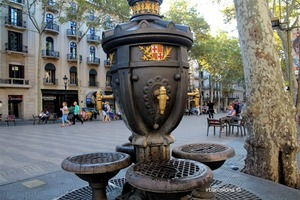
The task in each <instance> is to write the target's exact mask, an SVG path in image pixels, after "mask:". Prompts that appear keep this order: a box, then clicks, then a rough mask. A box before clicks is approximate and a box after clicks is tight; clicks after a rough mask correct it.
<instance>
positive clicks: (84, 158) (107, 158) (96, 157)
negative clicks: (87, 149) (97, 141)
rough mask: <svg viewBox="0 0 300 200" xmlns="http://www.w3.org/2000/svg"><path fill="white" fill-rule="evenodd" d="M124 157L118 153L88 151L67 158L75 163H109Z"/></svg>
mask: <svg viewBox="0 0 300 200" xmlns="http://www.w3.org/2000/svg"><path fill="white" fill-rule="evenodd" d="M123 158H125V156H124V155H122V154H119V153H90V154H84V155H79V156H74V157H71V158H69V161H70V162H72V163H76V164H85V165H86V164H99V163H109V162H114V161H117V160H120V159H123Z"/></svg>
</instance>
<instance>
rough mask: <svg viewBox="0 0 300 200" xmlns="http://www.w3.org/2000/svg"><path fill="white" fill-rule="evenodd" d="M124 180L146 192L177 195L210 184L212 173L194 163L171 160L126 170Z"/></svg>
mask: <svg viewBox="0 0 300 200" xmlns="http://www.w3.org/2000/svg"><path fill="white" fill-rule="evenodd" d="M126 180H127V181H128V183H129V184H130V185H132V186H133V187H136V188H138V189H141V190H145V191H148V192H156V193H179V192H187V191H192V190H193V189H195V188H198V187H201V186H204V185H207V184H210V183H211V182H212V172H211V170H210V169H209V168H208V167H207V166H206V165H203V164H202V163H199V162H196V161H192V160H184V159H171V160H165V161H159V162H143V163H138V164H136V165H134V166H132V167H130V168H129V169H128V170H127V173H126Z"/></svg>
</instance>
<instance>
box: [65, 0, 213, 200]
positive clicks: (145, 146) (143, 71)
mask: <svg viewBox="0 0 300 200" xmlns="http://www.w3.org/2000/svg"><path fill="white" fill-rule="evenodd" d="M162 1H163V0H128V3H129V5H130V7H131V9H132V12H133V17H132V18H131V20H130V22H128V23H124V24H120V25H117V26H116V27H115V29H113V30H108V31H106V32H104V33H103V36H102V41H103V43H102V47H103V49H104V51H105V52H106V53H107V54H108V57H109V60H110V64H111V70H110V73H111V75H112V88H113V93H114V98H115V99H116V101H117V103H118V104H119V108H120V109H121V112H122V119H123V120H124V122H125V124H126V125H127V127H128V128H129V129H130V130H131V132H132V136H131V137H130V139H129V140H130V143H126V144H124V145H123V146H119V147H117V151H120V152H125V153H127V154H130V155H131V158H132V160H133V161H134V162H135V163H136V164H135V165H132V166H131V167H130V168H129V169H128V170H127V173H126V181H127V183H126V184H125V186H124V188H123V193H122V195H121V196H120V197H118V199H120V200H123V199H124V200H125V199H126V200H131V199H141V200H148V199H149V200H155V199H165V200H167V199H172V200H176V199H177V200H179V199H182V198H184V199H192V197H191V196H187V195H188V194H191V193H192V191H193V190H194V191H197V195H195V196H196V197H197V198H194V197H193V198H194V199H214V198H215V197H214V195H209V193H206V190H205V189H206V188H207V187H209V185H210V184H211V182H212V180H213V179H212V172H211V170H210V169H209V168H208V167H207V166H206V165H204V164H202V163H200V162H198V161H199V160H197V159H194V160H187V159H186V157H184V156H178V157H181V158H184V159H177V158H172V159H171V153H170V144H172V143H173V142H174V141H175V139H174V138H173V137H172V136H171V132H172V131H173V130H174V129H175V128H176V127H177V125H178V124H179V122H180V120H181V118H182V116H183V114H184V110H185V104H186V98H187V87H188V68H189V65H188V50H189V49H190V48H191V47H192V43H193V39H192V33H191V31H190V28H189V27H187V26H183V25H178V24H174V23H173V22H169V21H164V20H162V18H161V16H160V15H159V9H160V5H161V3H162ZM189 95H191V96H194V101H195V105H196V106H199V100H200V98H199V97H200V94H199V91H197V90H196V91H194V92H193V93H189ZM102 98H103V96H102V95H101V94H100V93H99V94H98V95H97V102H98V104H97V105H98V107H99V109H101V107H102ZM123 157H124V156H123V154H122V153H111V154H109V153H97V154H86V155H80V156H76V157H70V158H67V159H66V160H65V161H64V162H63V165H62V166H63V168H64V169H65V170H67V171H72V172H74V173H76V174H77V175H78V176H79V177H81V178H82V179H84V180H87V181H89V182H90V186H91V187H92V191H93V193H92V198H93V199H106V196H105V191H104V186H105V185H107V183H108V179H109V178H110V177H111V175H114V174H115V173H116V172H117V171H118V170H120V169H121V168H124V167H126V166H128V165H129V160H128V159H127V158H126V159H125V158H123ZM99 162H100V163H99ZM108 169H110V170H108ZM93 170H94V172H95V174H94V175H93ZM102 179H103V180H102ZM99 185H100V186H99ZM194 193H195V192H194ZM207 194H208V195H207ZM62 199H64V198H62ZM65 199H68V198H65Z"/></svg>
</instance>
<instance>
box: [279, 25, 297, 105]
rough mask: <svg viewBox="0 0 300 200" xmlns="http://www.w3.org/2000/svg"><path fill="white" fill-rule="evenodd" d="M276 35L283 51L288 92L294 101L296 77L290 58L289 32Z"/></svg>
mask: <svg viewBox="0 0 300 200" xmlns="http://www.w3.org/2000/svg"><path fill="white" fill-rule="evenodd" d="M278 35H279V37H280V39H281V41H282V46H283V49H284V54H285V65H286V80H287V81H288V83H289V92H290V94H291V96H292V97H293V100H294V101H295V97H296V90H295V84H296V77H295V71H294V65H293V58H292V43H291V31H290V30H288V31H280V32H278Z"/></svg>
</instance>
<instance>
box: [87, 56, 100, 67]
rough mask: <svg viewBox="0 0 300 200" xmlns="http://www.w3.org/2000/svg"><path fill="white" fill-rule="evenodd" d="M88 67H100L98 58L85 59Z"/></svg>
mask: <svg viewBox="0 0 300 200" xmlns="http://www.w3.org/2000/svg"><path fill="white" fill-rule="evenodd" d="M87 64H88V65H100V58H97V57H87Z"/></svg>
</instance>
